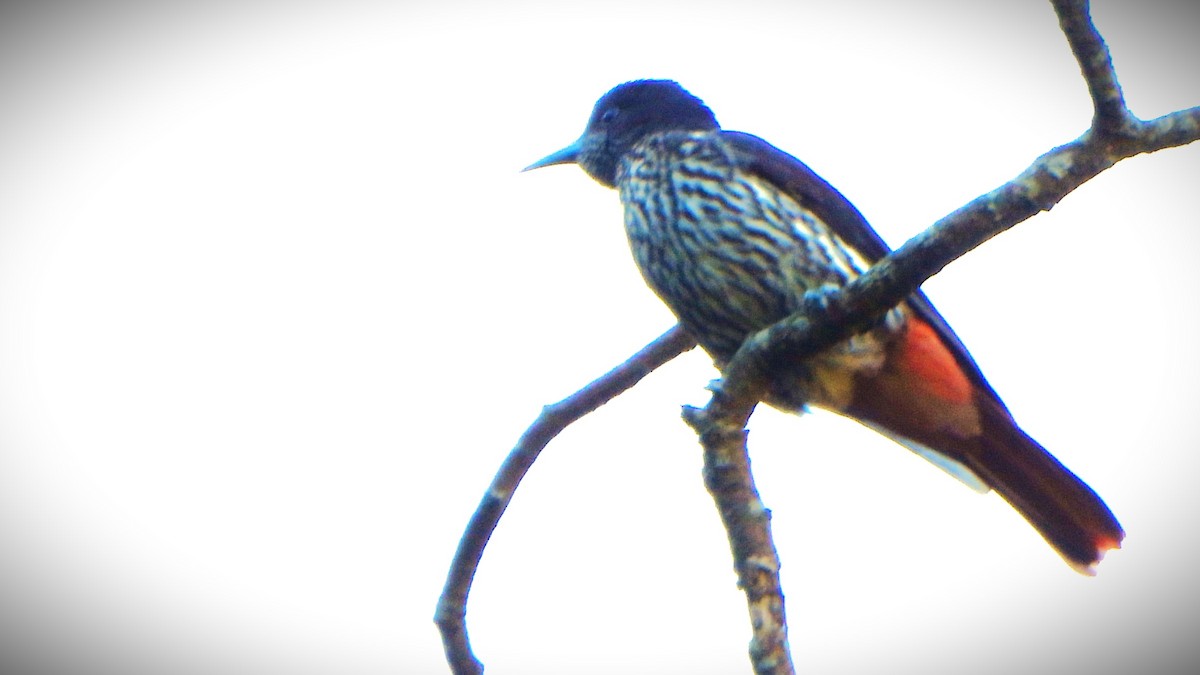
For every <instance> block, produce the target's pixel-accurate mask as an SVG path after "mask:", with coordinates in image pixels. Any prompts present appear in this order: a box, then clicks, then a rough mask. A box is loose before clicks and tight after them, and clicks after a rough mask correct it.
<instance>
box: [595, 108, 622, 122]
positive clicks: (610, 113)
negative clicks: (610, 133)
mask: <svg viewBox="0 0 1200 675" xmlns="http://www.w3.org/2000/svg"><path fill="white" fill-rule="evenodd" d="M620 112H621V111H620V110H617V109H616V108H609V109H608V110H605V111H604V112H603V113H601V114H600V123H601V124H611V123H612V121H613V120H615V119H617V115H618V114H620Z"/></svg>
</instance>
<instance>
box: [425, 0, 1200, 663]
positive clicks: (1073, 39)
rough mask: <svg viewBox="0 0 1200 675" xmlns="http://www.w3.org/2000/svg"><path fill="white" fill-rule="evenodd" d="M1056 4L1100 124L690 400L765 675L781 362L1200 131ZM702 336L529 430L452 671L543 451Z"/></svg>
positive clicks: (480, 533) (776, 603) (757, 341)
mask: <svg viewBox="0 0 1200 675" xmlns="http://www.w3.org/2000/svg"><path fill="white" fill-rule="evenodd" d="M1051 3H1052V4H1053V5H1054V9H1055V12H1056V13H1057V14H1058V17H1059V23H1060V26H1061V27H1062V30H1063V33H1064V35H1065V36H1066V39H1067V42H1068V43H1069V45H1070V47H1071V50H1072V53H1073V54H1074V55H1075V58H1076V60H1077V61H1078V62H1079V65H1080V70H1081V72H1082V74H1083V77H1084V79H1085V81H1086V82H1087V86H1088V91H1089V93H1090V95H1091V98H1092V103H1093V107H1094V115H1093V118H1092V124H1091V127H1090V128H1089V129H1088V131H1086V132H1085V133H1084V134H1083V135H1082V136H1080V137H1079V138H1078V139H1076V140H1074V141H1071V142H1069V143H1066V144H1064V145H1062V146H1059V147H1057V148H1054V149H1053V150H1051V151H1049V152H1047V153H1046V154H1044V155H1042V156H1041V157H1039V158H1038V159H1037V160H1035V161H1034V162H1033V164H1031V165H1030V167H1029V168H1028V169H1026V170H1025V171H1024V172H1023V173H1021V174H1020V175H1019V176H1017V177H1016V178H1014V179H1013V180H1011V181H1009V182H1008V183H1006V184H1004V185H1002V186H1000V187H998V188H996V189H995V190H992V191H991V192H989V193H987V194H984V195H981V196H980V197H978V198H976V199H974V200H973V201H971V202H970V203H968V204H966V205H965V206H963V207H962V208H960V209H958V210H957V211H955V212H953V213H951V214H949V215H947V216H946V217H944V218H942V219H941V220H939V221H938V222H936V223H934V224H933V225H932V226H931V227H930V228H929V229H928V230H926V231H925V232H922V233H921V234H919V235H918V236H916V237H914V238H913V239H911V240H910V241H908V242H907V243H905V244H904V245H903V246H901V247H900V248H898V249H897V250H896V251H894V252H893V253H892V254H890V255H888V256H886V257H885V258H883V259H882V260H880V261H879V262H878V263H876V264H875V265H874V266H872V267H871V269H869V270H868V271H867V272H866V273H865V274H863V275H862V276H860V277H858V278H857V279H855V280H854V281H852V282H851V283H849V284H847V285H846V286H845V287H843V288H841V289H839V290H836V291H832V292H830V293H829V294H827V295H824V296H821V298H820V301H819V302H812V303H810V306H808V307H806V308H805V309H804V311H802V312H799V313H797V314H795V315H793V316H790V317H788V318H786V319H784V320H783V321H780V322H779V323H777V324H775V325H772V326H769V327H767V328H765V329H763V330H761V331H759V332H757V333H755V334H754V335H751V336H750V337H749V338H747V340H746V341H745V343H744V344H743V345H742V346H741V348H740V349H739V350H738V352H737V353H736V354H735V355H734V356H733V358H732V359H731V360H730V361H729V363H728V364H727V365H726V366H725V368H724V370H723V372H722V379H721V380H720V382H718V383H716V384H714V385H713V388H712V399H711V400H710V401H709V403H708V404H707V405H706V406H705V407H704V408H703V409H695V408H686V409H685V410H684V417H685V419H686V421H687V422H688V423H689V424H690V425H691V426H692V427H693V428H694V429H695V430H696V432H697V433H698V435H699V437H700V442H701V445H702V446H703V448H704V465H705V468H704V477H705V484H706V486H707V487H708V490H709V492H710V493H711V494H712V496H713V500H714V501H715V502H716V505H717V510H718V512H719V513H720V515H721V520H722V522H723V523H724V525H725V528H726V531H727V533H728V536H729V542H730V548H731V550H732V552H733V556H734V567H735V570H736V571H737V575H738V584H739V586H740V587H741V588H742V589H743V590H744V592H745V593H746V601H747V605H748V608H749V611H750V617H751V625H752V629H753V639H752V641H751V645H750V656H751V661H752V664H753V667H754V671H755V672H756V673H759V674H760V675H765V674H771V675H790V674H791V673H793V672H794V668H793V666H792V662H791V656H790V653H789V647H788V640H787V623H786V617H785V610H784V600H783V593H782V586H781V584H780V581H779V567H780V563H779V558H778V555H777V554H776V551H775V546H774V543H773V541H772V538H771V531H770V512H769V511H768V510H767V509H766V508H765V507H764V506H763V504H762V502H761V500H760V498H759V495H758V491H757V489H756V488H755V485H754V479H753V475H752V474H751V472H750V462H749V455H748V454H747V451H746V439H747V432H746V430H745V426H746V423H747V421H748V420H749V418H750V415H751V413H753V411H754V408H755V406H756V405H757V404H758V401H759V400H760V399H761V397H762V395H763V393H764V391H765V388H766V385H767V376H768V373H769V372H770V370H771V364H772V363H773V362H775V361H776V360H777V359H779V358H782V357H784V356H786V358H788V359H798V358H804V357H806V356H810V355H812V354H815V353H816V352H819V351H821V350H822V349H825V348H828V347H830V346H832V345H833V344H835V343H837V342H839V341H841V340H844V339H846V338H849V337H850V336H852V335H854V334H855V333H858V332H861V331H863V330H865V329H866V328H868V327H869V326H871V325H872V324H873V323H874V322H875V321H876V320H877V319H878V318H879V317H880V316H882V315H883V314H884V313H885V312H886V311H887V310H888V309H890V308H891V307H894V306H896V305H897V304H899V303H901V302H903V301H904V299H905V298H907V297H908V296H909V295H911V294H912V293H913V292H915V291H916V289H917V288H918V287H919V286H920V285H921V284H922V283H923V282H924V281H925V280H927V279H928V278H929V277H931V276H933V275H934V274H936V273H937V272H939V271H941V270H942V268H944V267H945V266H946V265H948V264H949V263H950V262H952V261H954V260H955V259H957V258H959V257H960V256H962V255H964V254H965V253H967V252H968V251H970V250H971V249H973V248H975V247H976V246H979V245H980V244H982V243H983V242H985V241H987V240H988V239H990V238H992V237H994V236H995V235H996V234H999V233H1000V232H1003V231H1004V230H1007V229H1009V228H1011V227H1013V226H1014V225H1016V224H1017V223H1020V222H1022V221H1024V220H1026V219H1028V218H1030V217H1032V216H1034V215H1035V214H1037V213H1039V212H1041V211H1046V210H1049V209H1050V208H1051V207H1053V206H1054V205H1055V204H1057V203H1058V202H1059V201H1061V200H1062V199H1063V198H1064V197H1065V196H1066V195H1068V194H1070V193H1071V192H1072V191H1073V190H1075V188H1077V187H1079V186H1080V185H1082V184H1083V183H1085V182H1087V181H1088V180H1090V179H1091V178H1093V177H1094V176H1096V175H1097V174H1099V173H1100V172H1102V171H1104V170H1105V169H1107V168H1109V167H1111V166H1112V165H1114V164H1115V163H1117V162H1118V161H1120V160H1122V159H1125V158H1128V157H1132V156H1134V155H1138V154H1141V153H1149V152H1155V151H1157V150H1162V149H1165V148H1170V147H1176V146H1181V145H1185V144H1187V143H1191V142H1193V141H1196V140H1198V139H1200V107H1197V108H1190V109H1187V110H1181V111H1178V112H1174V113H1171V114H1169V115H1164V116H1163V117H1160V118H1157V119H1154V120H1150V121H1142V120H1139V119H1137V118H1136V117H1134V116H1133V114H1132V113H1131V112H1130V111H1129V109H1128V107H1127V106H1126V103H1125V100H1124V95H1123V94H1122V92H1121V87H1120V84H1119V83H1118V81H1117V77H1116V73H1115V70H1114V68H1113V65H1112V59H1111V56H1110V54H1109V51H1108V47H1107V46H1106V45H1105V43H1104V40H1103V38H1102V37H1101V36H1100V34H1099V33H1098V32H1097V31H1096V28H1095V26H1094V24H1093V23H1092V20H1091V17H1090V16H1089V14H1088V3H1087V2H1086V0H1051ZM694 346H695V342H694V341H693V340H692V338H691V337H690V336H688V335H687V334H686V333H685V332H684V331H683V330H682V329H681V328H679V327H678V326H676V327H675V328H673V329H671V330H670V331H668V332H667V333H665V334H663V335H662V336H661V337H659V338H658V339H657V340H656V341H654V342H653V343H651V344H650V345H648V346H647V347H646V348H644V349H643V350H642V351H640V352H638V354H636V355H634V356H633V357H631V358H630V359H629V360H628V361H626V362H625V363H623V364H622V365H620V366H618V367H617V368H615V369H613V370H612V371H611V372H609V373H608V374H606V375H605V376H604V377H601V378H600V379H598V380H596V381H595V382H593V383H591V384H589V385H588V386H587V387H585V388H584V389H581V390H580V391H579V392H576V393H575V394H573V395H572V396H570V397H568V398H567V399H564V400H563V401H562V402H560V403H557V404H555V405H551V406H547V407H546V408H545V409H544V410H543V412H542V414H541V415H540V416H539V417H538V419H537V420H535V421H534V423H533V425H531V426H530V427H529V429H528V430H527V431H526V432H525V434H524V435H522V437H521V439H520V440H519V441H518V443H517V445H516V447H514V448H513V450H512V452H511V453H510V454H509V456H508V457H507V458H506V459H505V461H504V464H503V465H502V466H501V468H500V471H499V472H498V473H497V475H496V477H495V478H494V479H493V481H492V484H491V486H490V487H489V489H488V492H487V494H486V495H485V496H484V498H483V500H482V501H481V502H480V504H479V507H478V508H477V509H476V511H475V513H474V515H473V516H472V517H471V521H470V523H469V524H468V526H467V530H466V532H465V533H464V535H463V537H462V540H461V541H460V542H459V547H458V550H457V551H456V553H455V556H454V560H453V562H452V564H451V568H450V572H449V574H448V576H447V579H446V585H445V587H444V589H443V591H442V595H441V597H440V599H439V601H438V608H437V613H436V615H435V618H434V620H435V622H436V623H437V624H438V628H439V630H440V631H441V634H442V642H443V646H444V648H445V652H446V658H447V661H448V662H449V664H450V666H451V669H452V670H453V672H454V673H456V674H463V673H469V674H473V675H474V674H478V673H482V672H483V665H482V664H481V663H480V662H479V661H478V660H477V659H476V658H475V656H474V654H473V653H472V651H471V647H470V643H469V641H468V638H467V631H466V625H465V615H466V601H467V596H468V594H469V592H470V587H471V582H472V580H473V578H474V575H475V570H476V569H477V568H478V565H479V561H480V558H481V557H482V555H483V550H484V548H485V547H486V545H487V542H488V539H489V538H490V536H491V533H492V532H493V531H494V530H495V528H496V525H497V524H498V523H499V520H500V517H501V516H502V515H503V513H504V510H505V509H506V508H507V506H508V504H509V502H510V501H511V499H512V496H513V494H514V492H515V490H516V488H517V486H518V485H519V483H520V481H521V479H522V478H523V477H524V475H525V473H526V472H527V471H528V470H529V467H530V466H531V465H532V464H533V462H534V460H535V459H536V458H537V456H538V454H539V453H540V452H541V450H542V449H543V448H544V447H545V446H546V444H547V443H549V441H550V440H551V439H552V438H554V436H556V435H557V434H558V433H559V432H561V431H562V429H564V428H565V427H566V426H567V425H569V424H570V423H571V422H574V421H575V420H577V419H579V418H580V417H582V416H584V415H586V414H587V413H589V412H591V411H592V410H595V409H596V408H598V407H600V406H601V405H603V404H604V403H605V402H607V401H609V400H611V399H612V398H613V397H615V396H616V395H618V394H619V393H621V392H623V391H625V390H626V389H628V388H630V387H632V386H633V385H634V384H636V383H637V382H638V381H639V380H641V378H643V377H645V376H646V375H647V374H649V373H650V372H651V371H653V370H654V369H655V368H657V367H658V366H660V365H662V364H663V363H666V362H667V361H670V360H671V359H673V358H674V357H675V356H677V355H679V354H681V353H682V352H684V351H687V350H689V349H691V348H692V347H694Z"/></svg>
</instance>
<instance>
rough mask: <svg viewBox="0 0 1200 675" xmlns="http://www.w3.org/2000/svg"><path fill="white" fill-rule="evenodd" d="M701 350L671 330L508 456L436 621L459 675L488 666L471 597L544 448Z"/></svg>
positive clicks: (546, 420)
mask: <svg viewBox="0 0 1200 675" xmlns="http://www.w3.org/2000/svg"><path fill="white" fill-rule="evenodd" d="M695 346H696V342H695V340H693V339H692V337H691V336H690V335H688V334H687V332H686V331H684V330H683V329H682V328H680V327H679V326H675V327H674V328H671V329H670V330H668V331H667V332H666V333H663V334H662V335H661V336H659V337H658V339H656V340H654V341H653V342H651V343H650V344H648V345H646V346H645V347H643V348H642V349H641V351H639V352H638V353H636V354H634V355H633V356H631V357H629V359H628V360H626V361H625V362H624V363H622V364H621V365H619V366H617V367H616V368H613V369H612V370H610V371H609V372H607V373H605V374H604V375H603V376H601V377H600V378H598V379H596V380H595V381H593V382H592V383H590V384H588V385H587V386H586V387H584V388H583V389H580V390H579V391H577V392H575V393H574V394H572V395H570V396H568V397H567V398H565V399H563V400H562V401H559V402H558V403H555V404H552V405H548V406H546V407H545V408H543V409H542V413H541V414H540V415H538V417H537V419H536V420H534V422H533V424H531V425H530V426H529V428H528V429H526V431H525V433H524V434H522V435H521V438H520V440H518V441H517V444H516V446H514V447H513V449H512V452H510V453H509V454H508V457H506V458H505V460H504V464H502V465H501V466H500V470H499V471H497V472H496V476H495V478H493V479H492V483H491V485H490V486H488V491H487V493H486V494H484V496H483V499H482V500H481V501H480V502H479V506H478V508H476V509H475V513H474V514H472V516H471V520H470V522H469V523H468V524H467V529H466V531H465V532H464V533H463V536H462V539H460V540H459V543H458V550H457V551H455V553H454V560H453V561H452V562H451V563H450V572H449V574H448V575H447V577H446V585H445V586H444V587H443V589H442V595H441V597H440V598H439V599H438V606H437V613H436V614H435V615H434V619H433V620H434V622H435V623H436V624H437V625H438V630H440V631H441V634H442V647H443V649H444V650H445V652H446V661H447V662H448V663H449V664H450V669H451V670H452V671H453V672H454V673H455V674H456V675H465V674H471V675H477V674H478V673H482V672H483V664H482V663H480V662H479V659H477V658H475V654H474V653H473V652H472V651H471V643H470V640H469V639H468V637H467V627H466V613H467V596H468V595H469V594H470V592H471V582H472V581H473V580H474V578H475V570H477V569H478V568H479V560H480V558H482V557H483V550H484V548H485V547H486V546H487V543H488V539H490V538H491V536H492V532H493V531H495V529H496V525H497V524H498V523H499V522H500V517H501V516H502V515H504V510H505V509H506V508H508V504H509V502H510V501H512V497H513V494H515V493H516V490H517V486H518V485H520V483H521V479H522V478H524V477H525V474H526V473H527V472H528V471H529V467H531V466H533V462H534V460H536V459H537V457H538V455H539V454H540V453H541V452H542V449H543V448H545V447H546V445H547V444H548V443H549V442H550V441H551V440H552V439H553V438H554V437H555V436H557V435H558V434H559V433H560V432H561V431H562V430H563V429H565V428H566V427H567V426H568V425H570V424H571V423H572V422H574V421H575V420H577V419H579V418H581V417H583V416H584V415H586V414H588V413H590V412H592V411H593V410H595V409H597V408H599V407H600V406H602V405H604V404H605V403H607V402H609V401H611V400H612V399H613V398H615V397H616V396H617V395H618V394H620V393H621V392H623V391H625V390H627V389H629V388H630V387H632V386H633V385H635V384H637V383H638V382H639V381H640V380H641V379H642V378H643V377H645V376H647V375H649V374H650V373H651V372H653V371H654V370H655V369H656V368H658V367H659V366H661V365H663V364H664V363H666V362H668V361H670V360H671V359H673V358H675V357H676V356H679V355H680V354H682V353H684V352H686V351H688V350H689V349H691V348H693V347H695Z"/></svg>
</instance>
